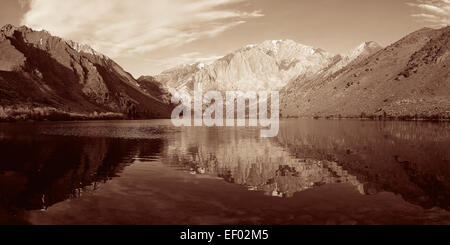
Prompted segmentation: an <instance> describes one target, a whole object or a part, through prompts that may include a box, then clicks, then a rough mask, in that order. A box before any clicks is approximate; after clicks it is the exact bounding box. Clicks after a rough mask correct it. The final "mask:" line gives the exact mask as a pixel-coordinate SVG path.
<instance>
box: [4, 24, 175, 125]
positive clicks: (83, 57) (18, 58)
mask: <svg viewBox="0 0 450 245" xmlns="http://www.w3.org/2000/svg"><path fill="white" fill-rule="evenodd" d="M170 109H171V107H170V105H168V104H167V103H165V102H164V101H163V100H162V98H160V96H159V94H157V93H151V94H150V93H146V92H144V90H143V89H141V88H140V86H139V84H138V83H137V81H136V80H135V79H134V78H133V77H132V76H131V75H130V74H129V73H127V72H126V71H124V70H123V69H122V68H121V67H120V66H119V65H118V64H116V63H115V62H114V61H113V60H111V59H109V58H108V57H106V56H104V55H102V54H99V53H97V52H96V51H94V50H93V49H91V48H90V47H88V46H86V45H80V44H77V43H75V42H72V41H66V40H64V39H61V38H59V37H54V36H52V35H50V34H49V33H48V32H46V31H34V30H32V29H29V28H27V27H25V26H22V27H14V26H11V25H6V26H4V27H3V28H2V29H1V30H0V119H2V120H26V119H34V120H41V119H53V120H66V119H95V118H100V119H105V118H160V117H169V115H170Z"/></svg>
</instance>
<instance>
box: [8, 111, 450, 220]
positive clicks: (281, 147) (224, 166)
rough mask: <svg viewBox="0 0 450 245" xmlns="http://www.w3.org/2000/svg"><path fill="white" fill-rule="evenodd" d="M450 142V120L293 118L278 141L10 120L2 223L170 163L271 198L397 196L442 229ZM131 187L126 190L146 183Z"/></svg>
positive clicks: (150, 127) (157, 126) (135, 125)
mask: <svg viewBox="0 0 450 245" xmlns="http://www.w3.org/2000/svg"><path fill="white" fill-rule="evenodd" d="M448 145H450V126H449V124H446V123H440V124H433V123H411V122H362V121H347V120H342V121H326V120H324V121H322V120H286V121H282V123H281V125H280V133H279V135H278V137H275V138H270V139H266V138H260V137H259V129H256V128H226V127H223V128H206V127H192V128H173V127H171V125H170V121H164V120H158V121H128V122H127V121H122V122H70V123H20V124H0V154H1V156H2V158H1V160H0V205H1V207H0V209H3V210H5V211H0V219H1V218H2V215H1V213H2V212H5V213H8V214H9V215H14V214H19V213H23V212H25V211H27V210H45V209H51V207H52V206H53V205H54V204H57V203H60V202H63V201H64V200H68V199H69V200H70V199H77V198H80V197H82V196H83V194H84V193H95V192H102V190H101V188H100V189H99V187H100V186H102V185H108V183H109V180H111V179H113V178H116V177H117V179H119V180H120V179H121V175H122V172H123V171H125V170H126V169H127V166H130V165H133V164H156V163H161V164H163V165H165V166H166V167H167V170H169V169H176V170H177V171H181V172H182V173H184V174H185V175H199V176H200V175H205V176H211V177H219V178H221V179H223V180H225V181H226V182H229V183H234V184H238V185H241V186H245V188H246V189H247V191H251V192H252V193H253V192H256V193H259V192H260V193H261V195H262V194H265V195H267V196H274V197H270V198H275V197H283V198H287V199H291V198H293V197H294V196H295V195H296V193H302V192H304V191H306V190H314V189H317V190H320V187H321V186H328V185H333V184H337V183H340V184H347V185H350V186H352V188H353V189H354V190H356V191H357V192H358V193H360V195H364V196H376V195H377V194H378V193H385V192H389V193H393V194H396V195H399V196H400V197H401V198H402V199H403V200H404V201H405V202H407V203H410V204H413V205H418V206H420V207H422V208H423V209H424V210H427V209H431V208H439V209H442V212H443V213H442V214H443V217H444V218H441V219H440V220H439V221H438V223H450V219H449V217H450V216H449V213H448V211H449V210H450V205H449V200H450V150H448ZM124 174H126V173H124ZM154 177H155V176H152V175H151V174H149V176H147V178H148V179H151V178H154ZM127 178H129V177H127ZM130 181H131V182H130V183H131V184H130V183H128V182H127V183H128V185H131V186H127V187H126V188H131V189H134V190H136V189H139V188H141V186H142V185H143V183H142V182H138V180H137V179H136V180H135V182H133V181H134V180H133V178H130ZM139 181H140V180H139ZM187 184H188V183H187ZM121 187H124V186H121ZM124 188H125V187H124ZM160 188H164V183H161V186H160ZM216 191H217V192H220V191H221V190H220V189H217V190H216ZM142 192H144V189H143V188H142ZM144 194H146V193H144ZM175 194H176V193H174V195H175ZM236 195H238V193H236ZM239 195H241V194H239ZM90 198H95V197H90ZM115 198H116V199H117V201H120V200H121V197H115ZM134 198H137V199H139V196H135V197H134ZM207 198H208V197H206V196H199V197H198V202H202V200H204V199H207ZM342 198H345V196H343V197H342ZM287 199H286V202H287ZM122 201H123V202H125V201H126V200H122ZM243 201H244V200H243ZM349 202H350V201H349ZM102 205H109V204H108V203H104V204H102ZM162 205H167V206H170V205H172V203H166V204H162ZM444 210H446V211H444ZM67 212H70V210H67ZM152 222H154V223H158V221H157V220H153V221H152ZM269 222H270V220H269ZM160 223H164V221H161V222H160ZM200 223H202V222H200ZM276 223H278V222H276ZM280 223H283V222H282V221H280Z"/></svg>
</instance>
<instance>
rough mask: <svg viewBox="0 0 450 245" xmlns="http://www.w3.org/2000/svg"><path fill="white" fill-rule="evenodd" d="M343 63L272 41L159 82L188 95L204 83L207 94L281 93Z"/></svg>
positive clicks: (181, 68) (306, 48)
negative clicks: (298, 79)
mask: <svg viewBox="0 0 450 245" xmlns="http://www.w3.org/2000/svg"><path fill="white" fill-rule="evenodd" d="M341 59H342V57H341V56H335V55H333V54H330V53H328V52H326V51H324V50H321V49H316V48H313V47H309V46H305V45H302V44H298V43H295V42H294V41H291V40H269V41H265V42H263V43H261V44H256V45H247V46H246V47H244V48H242V49H240V50H237V51H235V52H233V53H230V54H228V55H226V56H224V57H222V58H220V59H218V60H216V61H215V62H213V63H212V64H209V65H205V64H202V63H196V64H192V65H182V66H179V67H175V68H173V69H170V70H168V71H164V72H163V73H161V74H159V75H157V76H155V79H156V80H157V81H159V82H161V83H162V84H164V85H165V86H167V87H168V88H169V89H186V90H188V91H190V90H192V89H193V84H194V82H199V83H202V84H203V88H204V89H205V90H219V91H234V90H240V91H249V90H251V91H254V90H279V89H281V88H282V87H284V86H285V85H286V84H287V82H288V81H290V80H292V79H294V78H296V77H298V76H304V77H311V76H313V75H315V74H317V73H318V72H320V71H321V70H323V69H325V68H327V67H329V66H330V65H331V64H334V63H338V62H339V61H340V60H341Z"/></svg>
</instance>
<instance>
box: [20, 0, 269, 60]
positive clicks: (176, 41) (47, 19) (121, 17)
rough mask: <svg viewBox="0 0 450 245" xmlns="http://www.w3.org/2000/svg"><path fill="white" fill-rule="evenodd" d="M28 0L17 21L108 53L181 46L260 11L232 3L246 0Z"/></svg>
mask: <svg viewBox="0 0 450 245" xmlns="http://www.w3.org/2000/svg"><path fill="white" fill-rule="evenodd" d="M21 1H23V0H21ZM28 1H29V7H30V10H29V11H28V12H27V13H26V14H25V16H24V18H23V20H22V24H24V25H28V26H30V27H32V28H36V29H46V30H48V31H50V32H51V33H52V34H54V35H58V36H62V37H64V38H68V39H73V40H75V41H79V42H82V43H87V44H90V45H91V46H93V48H95V49H97V50H99V51H100V52H103V53H105V54H107V55H108V56H111V57H116V56H123V55H127V54H128V55H136V54H143V53H146V52H150V51H154V50H156V49H159V48H163V47H168V46H182V45H184V44H187V43H190V42H193V41H196V40H199V39H202V38H209V37H214V36H217V35H219V34H220V33H223V32H225V31H227V30H229V29H231V28H233V27H235V26H238V25H241V24H244V23H246V21H248V19H251V18H258V17H261V16H263V13H261V12H260V11H257V10H255V11H253V12H242V11H238V10H236V9H234V8H233V6H234V5H235V4H237V3H241V2H246V1H248V0H164V1H160V0H129V1H123V0H64V1H61V0H28Z"/></svg>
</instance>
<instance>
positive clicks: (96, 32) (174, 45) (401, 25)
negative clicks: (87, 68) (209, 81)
mask: <svg viewBox="0 0 450 245" xmlns="http://www.w3.org/2000/svg"><path fill="white" fill-rule="evenodd" d="M5 24H13V25H16V26H18V25H27V26H28V27H31V28H33V29H37V30H40V29H45V30H47V31H49V32H50V33H51V34H52V35H56V36H60V37H62V38H65V39H71V40H73V41H76V42H80V43H84V44H88V45H90V46H91V47H93V48H94V49H96V50H97V51H99V52H101V53H103V54H105V55H107V56H109V57H110V58H112V59H114V60H115V61H116V62H117V63H119V64H120V65H121V66H122V67H123V68H124V69H125V70H127V71H129V72H130V73H132V74H133V75H134V76H135V77H139V76H141V75H154V74H158V73H160V72H161V71H163V70H166V69H169V68H172V67H174V66H177V65H180V64H190V63H196V62H205V63H207V62H210V61H212V60H214V59H217V58H219V57H222V56H224V55H226V54H228V53H230V52H233V51H234V50H237V49H239V48H241V47H243V46H246V45H248V44H255V43H261V42H263V41H265V40H279V39H291V40H294V41H296V42H298V43H301V44H305V45H309V46H313V47H316V48H322V49H324V50H327V51H329V52H331V53H335V54H338V53H346V52H348V51H349V50H351V49H352V48H354V47H356V46H357V45H358V44H360V43H362V42H365V41H376V42H378V43H379V44H381V45H383V46H386V45H389V44H391V43H393V42H395V41H397V40H399V39H400V38H402V37H403V36H405V35H407V34H408V33H411V32H413V31H415V30H418V29H420V28H422V27H433V28H438V27H444V26H447V25H449V24H450V0H64V1H61V0H1V1H0V26H3V25H5Z"/></svg>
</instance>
